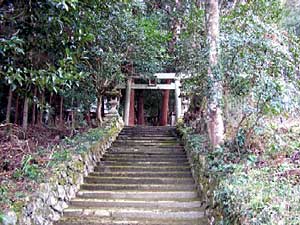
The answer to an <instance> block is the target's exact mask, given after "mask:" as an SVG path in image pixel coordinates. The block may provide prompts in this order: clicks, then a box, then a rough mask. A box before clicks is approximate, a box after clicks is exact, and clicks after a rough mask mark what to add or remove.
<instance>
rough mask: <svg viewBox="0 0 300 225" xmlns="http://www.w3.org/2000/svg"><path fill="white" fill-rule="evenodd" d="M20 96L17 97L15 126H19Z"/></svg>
mask: <svg viewBox="0 0 300 225" xmlns="http://www.w3.org/2000/svg"><path fill="white" fill-rule="evenodd" d="M19 98H20V97H19V95H17V99H16V113H15V121H14V123H15V124H18V120H19Z"/></svg>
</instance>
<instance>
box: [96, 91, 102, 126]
mask: <svg viewBox="0 0 300 225" xmlns="http://www.w3.org/2000/svg"><path fill="white" fill-rule="evenodd" d="M97 121H98V125H100V126H101V125H102V122H103V120H102V95H98V102H97Z"/></svg>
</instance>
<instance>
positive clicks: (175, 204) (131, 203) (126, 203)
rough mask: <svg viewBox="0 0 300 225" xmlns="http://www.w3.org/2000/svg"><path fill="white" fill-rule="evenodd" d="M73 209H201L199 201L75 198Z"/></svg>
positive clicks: (72, 202)
mask: <svg viewBox="0 0 300 225" xmlns="http://www.w3.org/2000/svg"><path fill="white" fill-rule="evenodd" d="M70 204H71V206H73V207H81V208H91V207H93V208H96V207H97V208H100V207H101V208H102V207H114V208H147V209H150V208H151V209H153V208H154V209H155V208H160V209H177V208H185V209H194V208H199V207H201V202H200V201H199V200H190V201H182V200H181V201H174V200H173V201H170V200H169V201H162V200H156V201H153V200H148V199H147V200H132V199H129V200H128V199H92V198H89V199H87V198H75V199H73V200H72V201H71V202H70Z"/></svg>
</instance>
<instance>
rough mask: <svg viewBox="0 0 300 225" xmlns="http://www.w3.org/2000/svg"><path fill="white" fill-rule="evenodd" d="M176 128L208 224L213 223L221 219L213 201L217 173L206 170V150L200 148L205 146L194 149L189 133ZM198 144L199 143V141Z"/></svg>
mask: <svg viewBox="0 0 300 225" xmlns="http://www.w3.org/2000/svg"><path fill="white" fill-rule="evenodd" d="M177 128H178V132H179V133H180V135H181V138H182V141H183V144H184V147H185V151H186V153H187V156H188V160H189V163H190V165H191V169H192V174H193V177H194V180H195V182H196V185H197V189H198V193H199V196H200V198H201V200H202V202H203V203H204V208H205V213H206V215H207V216H208V218H209V221H210V224H214V222H215V221H220V220H222V219H221V218H222V213H221V212H222V211H221V210H220V209H219V207H218V206H217V205H216V204H215V202H214V190H215V189H216V186H217V185H218V179H217V174H214V173H211V172H208V171H209V170H208V166H207V155H208V154H207V150H205V149H201V148H205V146H204V145H203V146H200V147H199V146H198V148H200V150H199V149H198V150H196V149H195V148H194V146H193V144H192V143H191V142H190V140H189V138H188V135H189V133H188V132H183V130H182V129H181V127H177ZM199 144H200V145H201V143H199Z"/></svg>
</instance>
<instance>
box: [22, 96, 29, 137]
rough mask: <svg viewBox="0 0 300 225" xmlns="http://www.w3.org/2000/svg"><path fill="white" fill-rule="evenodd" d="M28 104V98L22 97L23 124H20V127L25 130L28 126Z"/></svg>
mask: <svg viewBox="0 0 300 225" xmlns="http://www.w3.org/2000/svg"><path fill="white" fill-rule="evenodd" d="M28 105H29V98H28V97H27V96H26V97H25V99H24V107H23V124H22V127H23V129H24V130H25V131H26V130H27V128H28Z"/></svg>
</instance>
